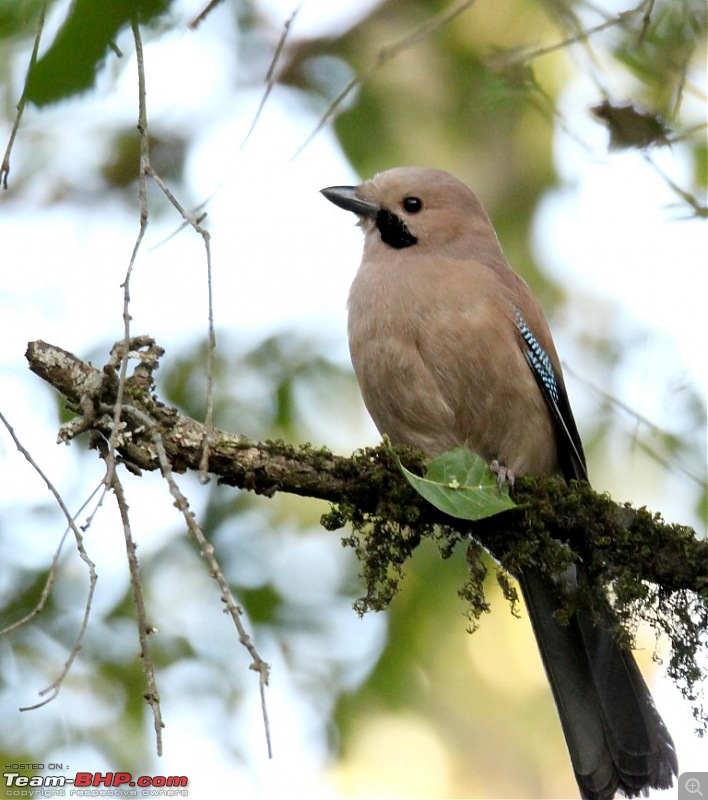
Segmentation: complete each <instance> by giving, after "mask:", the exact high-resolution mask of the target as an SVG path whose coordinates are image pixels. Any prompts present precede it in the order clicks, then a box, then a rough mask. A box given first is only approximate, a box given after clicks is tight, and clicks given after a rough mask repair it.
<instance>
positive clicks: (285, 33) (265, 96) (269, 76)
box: [239, 3, 302, 150]
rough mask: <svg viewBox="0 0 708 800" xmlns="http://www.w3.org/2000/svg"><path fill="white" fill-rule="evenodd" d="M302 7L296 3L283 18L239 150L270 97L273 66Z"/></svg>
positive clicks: (273, 77)
mask: <svg viewBox="0 0 708 800" xmlns="http://www.w3.org/2000/svg"><path fill="white" fill-rule="evenodd" d="M301 8H302V3H300V5H298V6H297V7H296V8H295V10H294V11H293V13H292V14H291V15H290V16H289V17H288V19H286V20H285V23H284V25H283V30H282V32H281V34H280V38H279V39H278V44H277V45H276V46H275V52H274V53H273V58H272V59H271V61H270V66H269V67H268V72H267V73H266V77H265V90H264V92H263V96H262V97H261V101H260V103H259V104H258V108H257V109H256V113H255V115H254V117H253V122H251V125H250V127H249V128H248V131H246V135H245V136H244V137H243V141H242V142H241V146H240V147H239V150H243V148H244V147H245V146H246V142H247V141H248V140H249V139H250V138H251V134H252V133H253V130H254V129H255V127H256V125H257V124H258V120H259V119H260V118H261V114H262V112H263V109H264V108H265V104H266V103H267V102H268V98H269V97H270V93H271V92H272V91H273V87H274V86H275V68H276V66H277V64H278V62H279V61H280V56H281V55H282V53H283V48H284V47H285V42H286V40H287V38H288V35H289V33H290V28H291V26H292V24H293V22H294V21H295V17H296V16H297V15H298V13H299V12H300V9H301Z"/></svg>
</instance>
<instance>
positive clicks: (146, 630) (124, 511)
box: [111, 472, 165, 756]
mask: <svg viewBox="0 0 708 800" xmlns="http://www.w3.org/2000/svg"><path fill="white" fill-rule="evenodd" d="M111 489H113V493H114V494H115V496H116V502H117V503H118V509H119V511H120V518H121V521H122V523H123V535H124V537H125V550H126V553H127V556H128V567H129V570H130V585H131V588H132V590H133V605H134V606H135V613H136V622H137V627H138V640H139V642H140V658H141V660H142V662H143V673H144V675H145V678H146V680H147V686H148V688H147V691H146V692H145V693H144V694H143V697H144V698H145V700H147V702H148V703H149V704H150V708H151V709H152V717H153V720H154V727H155V740H156V742H157V754H158V756H161V755H162V729H163V728H164V727H165V725H164V723H163V721H162V709H161V708H160V695H159V692H158V691H157V682H156V679H155V664H154V662H153V660H152V649H151V647H150V641H149V639H148V637H149V636H150V634H152V633H155V628H154V627H153V626H152V625H150V624H148V621H147V610H146V608H145V598H144V596H143V587H142V583H141V581H140V567H139V564H138V556H137V553H136V545H135V540H134V539H133V533H132V530H131V526H130V516H129V514H128V503H127V501H126V498H125V493H124V491H123V485H122V483H121V482H120V480H119V478H118V475H117V473H115V472H114V473H113V481H112V483H111Z"/></svg>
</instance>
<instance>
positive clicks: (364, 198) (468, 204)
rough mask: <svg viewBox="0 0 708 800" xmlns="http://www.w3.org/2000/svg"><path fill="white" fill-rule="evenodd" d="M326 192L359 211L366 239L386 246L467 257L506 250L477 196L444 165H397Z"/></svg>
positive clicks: (349, 207)
mask: <svg viewBox="0 0 708 800" xmlns="http://www.w3.org/2000/svg"><path fill="white" fill-rule="evenodd" d="M322 194H323V195H324V196H325V197H326V198H327V199H328V200H329V201H331V202H332V203H334V204H335V205H337V206H339V207H340V208H344V209H346V210H347V211H352V212H353V213H355V214H356V215H357V216H358V217H359V221H360V224H361V227H362V228H363V230H364V232H365V233H366V235H367V238H368V237H373V238H374V239H375V240H377V241H380V242H381V243H383V245H384V246H385V247H389V248H393V249H395V250H403V249H406V248H416V251H425V252H431V253H433V252H435V253H439V254H444V255H448V256H451V257H457V256H459V257H465V258H469V257H470V256H474V255H478V256H481V255H487V256H490V255H493V256H496V255H497V254H501V251H500V249H499V243H498V241H497V238H496V235H495V234H494V231H493V228H492V226H491V224H490V222H489V218H488V217H487V214H486V212H485V211H484V208H483V207H482V204H481V203H480V201H479V200H478V199H477V196H476V195H475V194H474V192H473V191H472V190H471V189H470V188H469V187H468V186H466V185H465V184H464V183H463V182H462V181H460V180H458V179H457V178H455V177H454V176H452V175H450V174H449V173H447V172H443V171H442V170H437V169H428V168H424V167H396V168H395V169H390V170H387V171H386V172H381V173H379V174H378V175H376V176H375V177H374V178H372V179H371V180H368V181H366V182H364V183H362V184H361V185H359V186H330V187H328V188H326V189H322Z"/></svg>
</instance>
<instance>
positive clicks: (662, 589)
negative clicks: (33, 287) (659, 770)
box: [27, 337, 708, 716]
mask: <svg viewBox="0 0 708 800" xmlns="http://www.w3.org/2000/svg"><path fill="white" fill-rule="evenodd" d="M122 347H123V343H122V342H121V343H117V344H116V346H115V347H114V350H113V355H112V358H111V361H109V362H108V363H107V364H106V366H104V368H103V369H102V370H98V369H96V368H95V367H93V366H91V365H90V364H87V363H85V362H83V361H82V360H81V359H79V358H78V357H76V356H75V355H73V354H72V353H69V352H67V351H65V350H62V349H61V348H59V347H56V346H54V345H50V344H47V343H46V342H42V341H36V342H31V343H30V344H29V346H28V349H27V359H28V361H29V365H30V369H31V370H32V371H33V372H34V373H36V374H37V375H39V376H40V377H41V378H43V379H44V380H45V381H47V382H48V383H49V384H51V385H52V386H53V387H54V388H55V389H56V390H57V391H58V392H60V393H61V394H62V395H63V396H64V397H65V398H66V400H67V403H68V405H69V407H70V408H71V409H72V410H73V411H75V412H76V415H77V416H76V417H75V418H74V419H73V420H72V421H71V422H69V423H67V424H65V425H63V426H62V428H61V430H60V433H59V438H60V440H61V441H69V440H71V439H72V438H74V437H75V436H76V435H78V434H79V433H82V432H85V431H89V432H90V436H91V437H92V439H91V441H92V443H93V444H94V445H95V444H97V443H98V442H105V441H107V440H108V439H109V438H110V436H111V433H112V430H113V425H114V406H115V401H116V395H117V387H118V375H117V372H116V369H115V365H116V364H118V363H119V357H120V353H122V350H121V348H122ZM131 355H134V357H135V359H137V361H138V364H137V366H136V367H135V368H134V370H133V373H132V375H130V376H129V377H128V379H127V383H126V385H125V387H124V392H123V398H124V399H123V407H122V409H121V430H120V431H119V435H118V436H117V437H116V438H114V441H116V443H117V444H116V446H117V450H118V454H119V456H120V459H119V460H120V461H121V462H122V463H124V464H125V465H126V467H128V468H129V469H131V470H133V471H138V472H139V471H140V470H156V469H160V463H159V459H158V455H157V453H156V448H155V434H156V432H157V433H158V434H159V437H160V439H161V441H162V443H163V445H164V449H165V451H166V453H167V456H168V458H169V460H170V464H171V467H172V470H173V471H175V472H184V471H187V470H195V471H198V470H199V469H200V466H201V465H202V458H203V452H204V439H205V436H206V435H207V431H206V428H205V426H204V425H203V424H202V423H200V422H198V421H196V420H194V419H190V418H188V417H185V416H183V415H182V414H180V413H179V411H178V410H177V409H175V408H171V407H168V406H166V405H164V404H163V403H161V402H160V401H159V400H158V399H157V398H156V396H155V395H154V384H153V372H154V370H155V369H156V368H157V366H158V362H159V359H160V357H161V356H162V355H163V351H162V349H161V348H159V347H158V346H157V345H156V344H155V343H154V341H153V340H152V339H150V338H148V337H137V338H135V339H133V340H131ZM209 440H210V441H209V465H208V467H209V472H210V473H211V474H213V475H215V476H217V477H218V479H219V481H220V482H221V483H224V484H228V485H230V486H235V487H238V488H241V489H247V490H249V491H252V492H255V493H256V494H262V495H266V496H272V495H274V494H275V493H276V492H290V493H292V494H298V495H302V496H306V497H313V498H318V499H321V500H326V501H329V502H330V503H332V504H333V508H332V510H331V511H330V513H329V514H326V515H325V516H324V517H323V524H324V525H325V527H327V528H328V529H332V530H334V529H337V528H341V527H342V526H344V525H345V524H346V523H350V524H351V525H352V527H353V530H354V533H353V535H352V536H351V537H350V539H349V543H350V544H352V546H354V547H355V549H356V550H357V554H358V556H359V557H360V559H361V560H362V562H363V564H364V577H365V578H366V582H367V597H366V598H365V599H363V600H362V601H361V602H360V605H359V608H360V610H362V611H363V610H366V609H367V608H380V607H383V606H385V605H386V603H387V602H389V600H390V598H391V596H392V595H393V594H394V593H395V591H396V589H397V586H398V580H399V578H400V575H401V568H402V565H403V563H404V561H405V560H406V559H407V558H408V557H409V556H410V554H411V553H412V552H413V550H414V549H415V547H416V546H417V545H418V543H419V542H420V540H421V538H422V537H424V536H432V537H433V538H435V539H436V540H437V541H438V543H439V544H440V546H441V550H442V552H443V555H447V554H449V553H450V552H451V551H452V549H453V547H454V546H455V545H456V544H457V543H458V542H460V541H463V540H464V541H465V542H466V543H467V544H468V545H469V550H468V559H469V560H470V564H471V571H470V574H471V578H470V583H469V584H468V585H467V586H466V587H463V589H461V595H462V596H464V597H465V598H466V599H467V600H468V601H469V602H470V608H471V611H470V616H471V617H475V616H478V615H479V613H481V611H484V610H486V603H485V601H484V599H483V591H482V590H481V582H482V581H483V578H484V569H482V570H481V572H480V570H479V569H478V568H477V567H476V566H475V565H478V564H479V553H478V550H479V548H478V545H476V544H474V543H473V544H471V545H470V536H472V537H473V539H474V540H476V542H479V543H481V544H482V545H483V546H484V547H485V548H486V549H487V550H488V551H489V552H490V553H491V554H492V555H493V556H494V558H496V559H497V560H498V561H499V562H500V563H501V564H502V565H503V567H504V568H505V569H507V570H508V571H509V572H511V573H512V574H513V573H514V572H516V571H517V570H518V569H520V568H523V567H524V566H528V565H529V564H533V566H534V568H537V569H542V570H544V571H547V572H549V573H551V572H556V571H558V570H559V569H560V568H562V567H563V566H566V565H567V564H568V563H570V562H572V561H574V560H579V561H580V560H581V561H582V562H583V565H584V568H585V571H586V574H588V575H590V576H591V578H592V580H591V581H589V583H590V584H591V585H594V586H597V587H602V586H605V585H610V584H611V585H612V587H613V589H614V594H615V602H614V605H615V609H616V611H618V615H619V618H620V620H623V621H625V622H626V621H628V620H629V618H630V617H631V616H640V617H642V618H644V619H648V620H649V621H650V622H651V623H652V624H653V625H655V627H658V628H660V629H662V630H664V631H665V632H667V633H668V635H669V636H670V638H671V639H672V644H673V649H674V653H673V655H672V660H671V663H670V665H669V671H670V673H672V674H673V676H674V677H675V678H676V679H677V681H678V682H679V683H681V684H683V690H684V692H685V694H686V695H687V696H689V697H691V698H694V699H695V691H694V687H695V686H696V685H697V682H698V680H699V679H700V677H701V674H700V670H699V669H698V668H697V667H696V653H697V651H698V650H699V649H701V648H705V647H706V646H708V643H707V642H706V633H705V631H706V628H707V627H708V542H707V541H705V540H700V539H698V538H697V536H696V534H695V532H694V531H693V530H692V529H691V528H688V527H685V526H680V525H671V524H667V523H665V522H664V521H663V520H662V519H661V517H660V516H659V515H658V514H653V513H651V512H649V511H647V510H646V509H644V508H642V509H635V508H632V507H631V506H629V505H628V504H625V505H622V504H618V503H615V502H614V501H612V500H611V499H610V498H609V497H608V496H607V495H603V494H598V493H596V492H594V491H593V490H592V489H591V488H590V487H589V486H588V485H585V484H575V483H574V484H572V485H571V486H566V485H565V484H564V483H562V482H560V481H557V480H553V479H547V478H532V477H527V478H524V479H522V480H521V481H519V482H518V483H517V486H516V487H515V490H514V500H515V501H516V502H517V503H518V504H519V506H520V508H519V509H515V510H513V511H509V512H505V513H503V514H500V515H497V516H494V517H490V518H488V519H485V520H482V521H479V522H475V523H468V522H463V521H461V520H453V519H452V518H450V517H447V516H445V515H444V514H443V513H442V512H440V511H438V510H437V509H435V508H433V507H432V506H430V505H429V504H428V503H427V502H426V501H425V500H423V498H421V497H420V496H419V495H418V494H417V493H416V492H415V491H414V490H413V489H412V488H411V487H410V485H409V484H408V483H407V482H406V481H405V479H404V478H403V476H402V475H401V473H400V470H399V469H398V465H397V462H396V458H395V456H394V454H393V452H392V450H391V448H390V447H389V446H387V445H381V446H379V447H376V448H369V449H366V450H362V451H358V452H357V453H355V454H353V455H352V456H351V457H350V458H345V457H342V456H337V455H334V454H332V453H331V452H329V451H328V450H327V449H324V448H322V449H315V448H313V447H311V446H310V445H303V446H294V445H289V444H285V443H283V442H281V441H265V442H257V441H252V440H250V439H248V438H246V437H244V436H241V435H238V434H233V433H227V432H224V431H220V430H213V431H212V432H211V434H210V436H209ZM397 452H398V455H399V456H400V457H401V459H402V461H403V463H404V464H405V465H406V466H407V467H408V468H409V469H412V470H418V471H421V470H422V469H423V466H424V462H423V459H422V456H420V455H418V454H415V453H413V452H411V451H401V450H397ZM364 530H365V531H366V535H365V536H362V535H361V533H362V531H364ZM505 585H507V590H506V592H505V593H507V595H508V596H510V597H512V598H513V591H511V592H510V591H509V590H508V584H505V580H504V579H503V578H502V586H503V588H504V586H505ZM598 591H601V590H598ZM581 602H591V603H592V602H593V601H592V598H591V597H588V598H585V599H584V600H581ZM698 715H701V716H702V712H697V716H698Z"/></svg>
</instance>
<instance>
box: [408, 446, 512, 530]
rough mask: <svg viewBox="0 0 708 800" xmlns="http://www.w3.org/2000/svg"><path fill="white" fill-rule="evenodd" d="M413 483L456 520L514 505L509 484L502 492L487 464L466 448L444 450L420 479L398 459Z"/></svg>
mask: <svg viewBox="0 0 708 800" xmlns="http://www.w3.org/2000/svg"><path fill="white" fill-rule="evenodd" d="M398 464H399V466H400V468H401V471H402V472H403V475H404V476H405V478H406V480H407V481H408V483H410V485H411V486H412V487H413V488H414V489H415V490H416V492H418V494H420V495H422V496H423V497H424V498H425V499H426V500H427V501H428V502H429V503H432V505H434V506H435V508H438V509H440V511H443V512H444V513H445V514H449V515H450V516H451V517H456V518H457V519H467V520H472V521H474V520H478V519H484V518H485V517H491V516H494V514H500V513H501V512H502V511H508V510H509V509H510V508H515V507H516V503H514V501H513V500H512V499H511V498H510V497H509V487H508V486H504V487H503V488H502V489H501V491H500V489H499V482H498V479H497V476H496V475H495V474H494V473H493V472H492V471H491V469H490V468H489V466H488V465H487V463H486V462H485V461H484V460H483V459H482V458H480V456H478V455H477V454H476V453H473V452H472V451H471V450H468V449H467V448H466V447H458V448H457V449H456V450H451V451H450V452H449V453H443V454H442V455H440V456H438V457H437V458H435V459H433V460H432V461H431V462H430V463H429V464H428V471H427V473H426V475H425V477H423V478H421V477H420V476H419V475H415V474H414V473H413V472H410V471H409V470H407V469H406V468H405V467H404V466H403V464H401V462H400V460H399V462H398Z"/></svg>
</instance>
